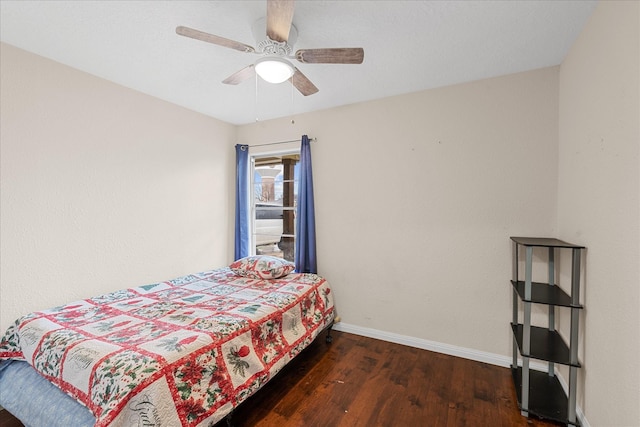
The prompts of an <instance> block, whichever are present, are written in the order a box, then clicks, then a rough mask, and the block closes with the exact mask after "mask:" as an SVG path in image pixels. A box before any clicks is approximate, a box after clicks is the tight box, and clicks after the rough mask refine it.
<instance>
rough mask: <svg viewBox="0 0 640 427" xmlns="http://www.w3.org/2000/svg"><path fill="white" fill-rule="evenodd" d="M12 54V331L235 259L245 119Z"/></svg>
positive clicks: (3, 304) (2, 285) (6, 63)
mask: <svg viewBox="0 0 640 427" xmlns="http://www.w3.org/2000/svg"><path fill="white" fill-rule="evenodd" d="M0 49H1V50H0V55H1V61H0V64H1V67H2V68H1V69H0V75H1V79H2V80H1V86H0V92H1V94H2V97H1V105H0V108H1V111H2V115H1V122H0V132H1V134H0V141H1V146H0V150H1V151H0V161H1V164H0V173H1V185H2V190H1V200H0V204H1V206H2V210H1V213H0V215H1V216H0V230H1V239H0V251H1V257H0V329H1V330H2V331H4V330H5V329H6V328H7V327H8V326H9V324H10V322H12V321H13V320H14V319H16V318H17V317H18V316H21V315H23V314H26V313H28V312H30V311H33V310H37V309H43V308H47V307H51V306H53V305H56V304H62V303H65V302H69V301H73V300H75V299H79V298H86V297H89V296H93V295H96V294H100V293H104V292H108V291H113V290H115V289H119V288H124V287H127V286H135V285H143V284H146V283H151V282H153V281H156V280H167V279H170V278H172V277H175V276H178V275H181V274H186V273H191V272H193V271H198V270H204V269H206V268H211V267H218V266H221V265H224V264H225V263H227V262H229V258H230V256H229V254H230V253H232V251H231V248H232V246H231V244H232V240H233V239H232V238H231V231H230V230H232V227H233V226H232V222H231V218H229V209H228V205H229V204H230V202H231V199H230V197H229V193H228V192H229V188H232V187H233V172H232V170H233V160H232V153H233V149H232V142H233V141H234V139H235V131H236V129H235V127H234V126H232V125H229V124H225V123H223V122H220V121H218V120H215V119H212V118H210V117H206V116H203V115H200V114H196V113H193V112H191V111H188V110H185V109H182V108H179V107H176V106H174V105H171V104H169V103H166V102H162V101H159V100H157V99H154V98H151V97H149V96H146V95H142V94H140V93H137V92H134V91H132V90H129V89H126V88H123V87H121V86H117V85H115V84H112V83H109V82H107V81H105V80H102V79H99V78H97V77H93V76H90V75H88V74H85V73H82V72H79V71H76V70H73V69H71V68H68V67H65V66H62V65H60V64H57V63H54V62H52V61H49V60H46V59H44V58H42V57H38V56H35V55H32V54H29V53H26V52H24V51H22V50H18V49H16V48H14V47H11V46H9V45H6V44H2V45H0ZM230 171H231V172H230Z"/></svg>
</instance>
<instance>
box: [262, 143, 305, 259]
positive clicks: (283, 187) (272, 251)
mask: <svg viewBox="0 0 640 427" xmlns="http://www.w3.org/2000/svg"><path fill="white" fill-rule="evenodd" d="M299 160H300V152H299V151H294V152H290V151H289V152H286V153H278V154H271V155H254V156H252V157H251V177H252V182H251V186H252V190H253V191H252V197H251V212H252V229H251V236H252V243H251V247H252V252H253V254H255V255H271V256H276V257H280V258H284V259H286V260H288V261H292V262H293V260H294V251H295V230H296V227H295V225H296V224H295V210H296V201H297V196H298V177H299V176H300V173H299Z"/></svg>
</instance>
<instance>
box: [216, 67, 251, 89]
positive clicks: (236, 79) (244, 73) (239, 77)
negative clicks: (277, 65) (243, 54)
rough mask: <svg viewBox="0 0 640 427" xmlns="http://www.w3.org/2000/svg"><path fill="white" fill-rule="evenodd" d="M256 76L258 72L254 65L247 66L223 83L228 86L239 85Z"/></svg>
mask: <svg viewBox="0 0 640 427" xmlns="http://www.w3.org/2000/svg"><path fill="white" fill-rule="evenodd" d="M255 74H256V72H255V69H254V66H253V64H251V65H247V66H246V67H244V68H243V69H242V70H240V71H236V72H235V73H233V74H231V75H230V76H229V77H227V78H226V79H224V80H223V81H222V83H224V84H226V85H237V84H239V83H242V82H243V81H245V80H248V79H250V78H251V77H253V76H255Z"/></svg>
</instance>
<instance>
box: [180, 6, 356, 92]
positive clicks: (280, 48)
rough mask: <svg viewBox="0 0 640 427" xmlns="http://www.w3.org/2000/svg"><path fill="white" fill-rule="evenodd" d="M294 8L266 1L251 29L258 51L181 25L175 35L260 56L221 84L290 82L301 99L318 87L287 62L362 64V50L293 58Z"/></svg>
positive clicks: (302, 54)
mask: <svg viewBox="0 0 640 427" xmlns="http://www.w3.org/2000/svg"><path fill="white" fill-rule="evenodd" d="M293 9H294V0H267V17H266V20H265V19H262V20H259V21H258V22H256V23H255V24H254V26H253V33H254V37H255V38H256V40H258V41H259V42H258V44H257V48H254V47H252V46H249V45H246V44H244V43H240V42H237V41H234V40H229V39H226V38H224V37H220V36H216V35H213V34H209V33H205V32H202V31H199V30H195V29H193V28H188V27H183V26H179V27H177V28H176V33H177V34H179V35H181V36H185V37H190V38H193V39H196V40H202V41H204V42H208V43H213V44H216V45H218V46H223V47H226V48H229V49H235V50H238V51H240V52H245V53H251V54H256V55H261V58H259V59H258V60H257V61H256V62H255V63H254V64H250V65H248V66H246V67H244V68H243V69H241V70H240V71H237V72H235V73H233V74H232V75H230V76H229V77H227V78H226V79H224V80H223V81H222V83H225V84H230V85H237V84H239V83H242V82H243V81H245V80H247V79H249V78H251V77H253V76H255V74H256V73H257V74H258V75H259V76H260V77H262V78H263V79H264V80H266V81H268V82H270V83H281V82H284V81H286V80H289V81H291V83H292V84H293V86H294V87H295V88H296V89H297V90H298V91H299V92H300V93H302V94H303V95H304V96H308V95H313V94H314V93H316V92H318V88H317V87H316V86H315V85H314V84H313V83H311V81H310V80H309V79H308V78H307V77H306V76H305V75H304V74H302V72H301V71H300V70H299V69H298V68H296V67H295V66H293V64H292V63H291V62H290V61H289V59H296V60H297V61H298V62H301V63H303V64H362V61H363V60H364V49H362V48H360V47H356V48H324V49H299V50H297V51H296V52H295V53H294V54H293V55H292V54H291V53H292V52H293V45H294V44H295V42H296V38H297V36H298V32H297V29H296V27H295V26H294V25H293V23H292V21H293ZM265 26H266V30H265ZM265 37H266V38H265Z"/></svg>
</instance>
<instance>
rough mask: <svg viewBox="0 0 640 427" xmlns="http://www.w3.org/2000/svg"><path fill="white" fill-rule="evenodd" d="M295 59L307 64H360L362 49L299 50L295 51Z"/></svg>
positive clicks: (362, 57) (362, 58)
mask: <svg viewBox="0 0 640 427" xmlns="http://www.w3.org/2000/svg"><path fill="white" fill-rule="evenodd" d="M296 59H297V60H298V61H300V62H303V63H308V64H362V61H363V60H364V49H362V48H361V47H337V48H329V49H300V50H298V51H296Z"/></svg>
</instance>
